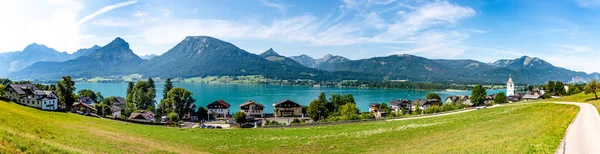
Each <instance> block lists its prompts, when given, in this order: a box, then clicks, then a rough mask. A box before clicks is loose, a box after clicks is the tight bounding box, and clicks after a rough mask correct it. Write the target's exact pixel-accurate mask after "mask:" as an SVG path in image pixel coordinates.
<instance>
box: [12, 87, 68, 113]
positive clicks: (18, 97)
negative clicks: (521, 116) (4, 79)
mask: <svg viewBox="0 0 600 154" xmlns="http://www.w3.org/2000/svg"><path fill="white" fill-rule="evenodd" d="M5 91H6V94H5V95H6V97H7V98H8V99H9V100H12V101H14V102H17V103H19V104H23V105H27V106H30V107H34V108H38V109H42V110H57V109H58V96H56V94H55V93H54V92H52V91H47V90H39V89H38V88H37V87H36V86H34V85H33V84H10V85H8V87H6V90H5Z"/></svg>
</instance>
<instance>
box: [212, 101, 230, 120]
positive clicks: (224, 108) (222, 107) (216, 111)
mask: <svg viewBox="0 0 600 154" xmlns="http://www.w3.org/2000/svg"><path fill="white" fill-rule="evenodd" d="M230 106H231V105H229V103H227V102H225V101H224V100H222V99H219V100H216V101H214V102H212V103H210V104H208V105H207V106H206V108H207V109H208V113H211V114H212V115H213V116H214V117H227V115H229V107H230Z"/></svg>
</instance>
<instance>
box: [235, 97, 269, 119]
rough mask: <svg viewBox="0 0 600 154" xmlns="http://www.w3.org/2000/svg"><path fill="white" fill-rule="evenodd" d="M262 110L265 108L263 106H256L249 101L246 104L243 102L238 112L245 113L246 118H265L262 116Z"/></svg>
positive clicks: (256, 104) (253, 102)
mask: <svg viewBox="0 0 600 154" xmlns="http://www.w3.org/2000/svg"><path fill="white" fill-rule="evenodd" d="M264 109H265V106H263V105H262V104H258V103H256V102H255V101H252V100H249V101H248V102H245V103H243V104H241V105H240V110H241V111H242V112H244V113H246V116H252V117H261V118H262V117H265V114H264V112H263V111H264Z"/></svg>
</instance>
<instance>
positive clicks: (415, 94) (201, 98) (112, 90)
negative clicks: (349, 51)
mask: <svg viewBox="0 0 600 154" xmlns="http://www.w3.org/2000/svg"><path fill="white" fill-rule="evenodd" d="M173 85H174V87H180V88H185V89H187V90H189V91H191V92H192V93H193V97H194V98H195V99H196V106H198V107H200V106H204V107H206V105H207V104H209V103H212V102H213V101H215V100H217V99H223V100H225V101H226V102H228V103H229V104H231V105H232V107H231V112H232V113H234V112H237V111H239V105H240V104H242V103H244V102H246V101H248V100H254V101H256V102H258V103H260V104H263V105H264V106H265V112H266V113H272V112H273V106H272V104H274V103H276V102H278V101H281V100H283V99H286V98H289V99H291V100H293V101H294V102H296V103H299V104H301V105H308V104H310V102H311V101H312V100H314V99H316V98H317V97H318V96H319V94H320V93H321V92H325V94H326V95H327V98H329V97H330V96H331V94H352V95H354V99H355V101H356V103H357V104H356V105H357V107H358V108H359V109H360V110H361V111H368V108H369V103H375V102H377V103H381V102H386V103H387V102H389V101H391V100H394V99H409V100H411V101H412V100H415V99H418V98H421V99H424V98H425V96H426V95H427V94H428V93H430V92H435V93H438V94H439V95H440V97H441V98H442V99H445V98H446V97H447V96H450V95H470V94H471V92H470V91H458V92H454V91H453V92H449V91H423V90H404V89H375V88H370V89H364V88H339V87H307V86H284V85H259V84H199V83H173ZM75 87H76V88H77V91H79V90H82V89H90V90H93V91H95V92H98V91H99V92H101V93H102V95H103V96H104V97H108V96H119V97H123V98H125V96H126V91H127V83H76V84H75ZM163 87H164V83H156V91H157V94H156V101H157V103H158V102H160V100H161V99H162V97H163V96H162V91H163ZM498 92H505V90H502V89H500V90H488V95H489V94H493V93H498Z"/></svg>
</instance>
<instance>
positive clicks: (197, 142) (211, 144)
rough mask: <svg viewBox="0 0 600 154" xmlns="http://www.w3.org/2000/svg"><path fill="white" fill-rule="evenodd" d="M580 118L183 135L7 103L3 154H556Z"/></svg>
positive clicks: (500, 110) (525, 110)
mask: <svg viewBox="0 0 600 154" xmlns="http://www.w3.org/2000/svg"><path fill="white" fill-rule="evenodd" d="M578 110H579V108H578V107H576V106H570V105H559V104H551V103H533V104H525V105H512V106H503V107H497V108H489V109H482V110H476V111H472V112H467V113H461V114H454V115H448V116H440V117H432V118H424V119H414V120H403V121H379V122H366V123H353V124H340V125H330V126H315V127H300V128H259V129H180V128H172V127H163V126H148V125H139V124H131V123H125V122H120V121H113V120H107V119H99V118H91V117H85V116H80V115H76V114H71V113H61V112H46V111H40V110H37V109H33V108H29V107H24V106H21V105H18V104H15V103H8V102H2V101H0V153H554V151H555V150H556V148H557V147H558V144H559V142H560V141H561V139H562V138H563V136H564V133H565V130H566V128H567V126H568V125H569V123H570V122H571V121H572V120H573V118H574V117H575V115H576V113H577V112H578Z"/></svg>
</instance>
